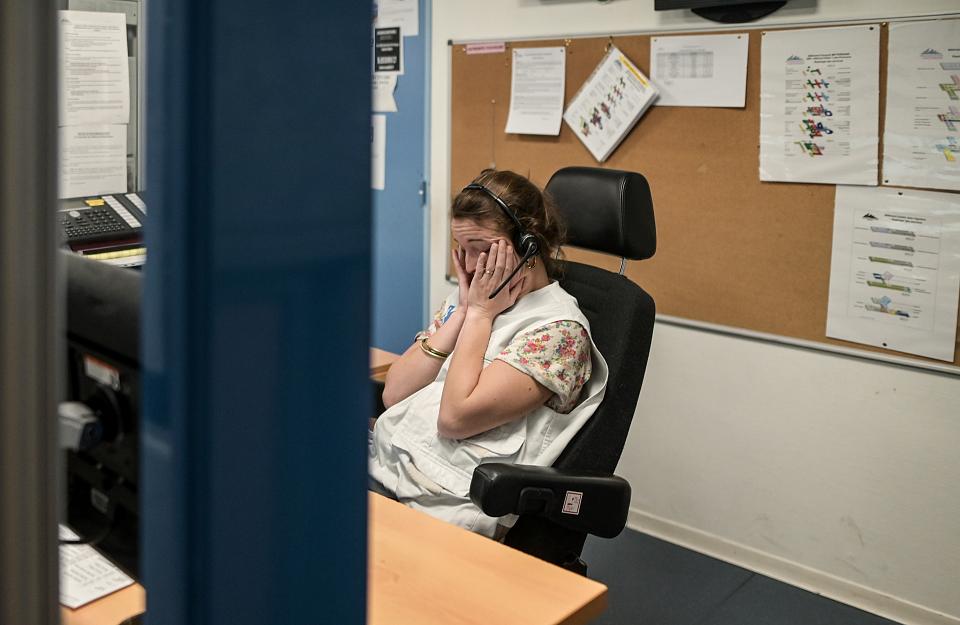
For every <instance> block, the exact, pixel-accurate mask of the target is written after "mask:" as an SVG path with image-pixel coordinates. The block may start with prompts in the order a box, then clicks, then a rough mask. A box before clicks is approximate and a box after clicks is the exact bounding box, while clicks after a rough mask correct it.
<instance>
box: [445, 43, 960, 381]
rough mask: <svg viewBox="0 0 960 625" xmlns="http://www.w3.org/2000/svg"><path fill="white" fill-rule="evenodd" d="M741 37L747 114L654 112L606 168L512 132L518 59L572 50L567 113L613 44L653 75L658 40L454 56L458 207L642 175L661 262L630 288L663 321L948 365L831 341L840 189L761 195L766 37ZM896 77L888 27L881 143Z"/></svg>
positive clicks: (787, 189)
mask: <svg viewBox="0 0 960 625" xmlns="http://www.w3.org/2000/svg"><path fill="white" fill-rule="evenodd" d="M768 30H769V29H768ZM737 32H743V33H745V35H744V36H747V37H749V54H748V68H747V92H746V106H745V108H742V109H723V108H693V107H657V106H653V107H652V108H651V109H650V110H649V111H647V113H646V114H645V115H644V116H643V117H642V118H641V119H640V121H639V122H638V123H637V125H636V126H635V127H634V129H633V130H632V131H631V132H630V134H628V135H627V137H626V138H625V139H624V141H623V143H622V144H621V145H620V146H619V147H618V148H617V149H616V150H615V151H614V152H613V154H612V155H611V156H610V158H609V159H607V161H606V162H604V163H603V164H602V165H598V164H597V162H596V161H595V160H594V159H593V157H592V156H591V155H590V153H589V152H588V151H587V149H586V148H585V147H584V146H583V144H581V142H580V141H579V140H578V139H577V138H576V136H574V134H573V132H572V131H571V130H570V128H569V127H567V125H566V124H565V123H564V124H561V130H560V135H559V136H556V137H552V136H547V137H544V136H533V135H516V134H506V133H505V132H504V128H505V127H506V121H507V113H508V111H509V104H510V77H511V67H510V64H511V56H512V54H511V49H512V48H521V47H542V46H565V47H566V52H567V57H566V94H565V101H566V102H569V101H570V100H571V99H572V98H573V96H574V94H575V93H576V91H577V89H578V88H579V87H580V85H582V84H583V82H584V81H585V80H586V79H587V77H588V76H589V75H590V72H591V71H593V69H594V67H595V66H596V65H597V64H598V63H599V62H600V60H601V59H602V57H603V55H604V53H605V51H606V49H607V46H608V45H609V44H611V43H612V44H614V45H616V46H617V47H618V48H619V49H620V50H621V51H622V52H623V53H624V54H626V56H627V57H628V58H630V59H631V60H632V61H633V62H634V64H636V65H637V66H638V67H639V68H640V69H641V70H643V71H644V72H645V73H647V74H648V75H649V73H650V72H649V69H650V39H651V37H656V36H657V35H634V36H617V37H593V38H577V39H552V40H537V41H518V42H512V43H507V45H506V50H505V51H504V52H499V53H488V54H467V53H466V47H465V45H463V44H451V46H450V54H451V73H452V75H451V100H450V102H451V129H450V141H451V146H450V156H451V162H450V189H451V190H452V193H454V194H455V193H456V192H457V191H459V189H461V188H462V187H463V186H464V185H466V184H467V183H469V182H470V181H471V180H472V179H473V178H474V177H475V176H476V175H477V174H478V173H479V172H480V171H481V170H482V169H484V168H487V167H495V168H497V169H511V170H514V171H516V172H518V173H521V174H524V175H526V176H528V177H529V178H530V179H531V180H533V181H534V182H535V183H537V184H538V185H540V186H541V187H542V186H544V185H546V183H547V181H548V180H549V179H550V176H551V175H552V174H553V173H554V172H555V171H557V170H558V169H560V168H562V167H567V166H570V165H583V166H593V167H608V168H611V169H624V170H630V171H636V172H640V173H642V174H643V175H644V176H646V178H647V180H648V181H649V182H650V188H651V191H652V193H653V201H654V211H655V214H656V220H657V236H658V246H657V248H658V249H657V253H656V256H654V258H652V259H650V260H647V261H641V262H630V263H628V265H627V267H628V269H627V276H628V277H629V278H630V279H632V280H633V281H635V282H637V283H638V284H640V285H642V286H643V288H644V289H646V290H647V291H648V292H650V294H651V295H653V297H654V299H655V300H656V302H657V312H658V313H660V314H664V315H669V316H672V317H679V318H682V319H687V320H691V321H694V322H703V323H708V324H716V325H720V326H726V327H729V328H733V329H739V330H746V331H750V332H759V333H765V334H773V335H777V336H782V337H787V338H789V339H798V340H801V341H810V342H814V343H818V344H822V345H823V346H824V347H826V348H830V347H831V346H835V347H840V348H853V349H856V350H859V351H862V352H866V353H868V354H869V353H871V352H872V353H876V354H888V355H890V356H899V357H905V358H908V359H910V360H911V361H916V362H917V363H918V364H921V365H922V364H930V365H932V364H934V363H936V364H937V365H945V364H947V363H943V362H942V361H936V360H931V359H926V358H923V357H919V356H912V355H909V354H902V353H899V352H892V351H888V350H884V349H881V348H874V347H870V346H867V345H861V344H858V343H851V342H847V341H840V340H835V339H831V338H827V336H826V321H827V298H828V291H829V283H830V255H831V249H832V236H833V207H834V194H835V190H836V187H835V186H834V185H830V184H802V183H779V182H760V179H759V173H758V172H759V158H760V150H759V140H760V44H761V38H762V36H763V32H764V31H763V30H760V29H744V30H743V31H737ZM673 34H681V33H671V35H673ZM683 34H696V33H683ZM886 65H887V28H886V25H883V26H881V33H880V120H879V121H880V128H879V130H880V137H881V138H882V137H883V121H884V115H885V108H884V107H885V102H884V95H885V93H886ZM881 162H882V142H881ZM564 252H565V253H566V255H567V258H569V259H571V260H576V261H580V262H587V263H590V264H594V265H598V266H601V267H604V268H606V269H610V270H612V271H617V270H618V269H619V264H620V260H619V258H611V257H606V256H603V255H600V254H595V253H592V252H587V251H584V250H577V249H573V248H567V249H565V250H564ZM448 273H452V270H451V271H448ZM958 336H960V333H958ZM958 354H960V350H958V351H957V352H955V356H954V362H953V365H954V366H960V355H958Z"/></svg>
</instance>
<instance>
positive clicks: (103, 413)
mask: <svg viewBox="0 0 960 625" xmlns="http://www.w3.org/2000/svg"><path fill="white" fill-rule="evenodd" d="M63 256H64V264H65V265H66V277H67V279H66V287H67V298H66V301H67V328H66V330H67V332H66V347H67V354H66V362H65V364H66V384H65V387H66V388H65V391H66V397H65V401H66V402H74V403H69V404H68V403H61V404H60V421H61V429H62V427H63V424H64V423H65V421H66V422H69V421H70V420H71V419H72V420H74V421H73V422H74V423H76V422H78V421H79V422H80V423H83V424H84V425H85V426H87V427H84V428H82V429H83V435H82V436H77V437H73V440H72V441H71V442H72V444H71V445H69V446H70V447H73V449H67V450H66V452H65V453H66V462H65V466H66V481H67V489H66V492H67V506H66V513H67V523H68V524H69V525H70V526H71V527H73V528H74V530H75V531H76V532H77V533H78V534H79V535H80V536H81V538H83V539H86V540H91V541H94V542H95V543H96V546H97V547H98V548H99V549H100V550H101V551H103V552H104V553H105V554H106V555H107V556H108V557H110V558H111V559H113V560H114V561H115V562H116V563H117V564H119V565H120V566H121V567H122V568H124V569H126V570H127V572H129V573H130V574H132V575H133V576H134V577H137V576H138V575H139V549H138V540H137V536H138V531H139V505H138V485H139V481H140V480H139V429H140V428H139V425H140V424H139V417H140V403H141V402H140V400H141V395H140V390H141V382H140V294H141V276H140V273H139V272H138V271H134V270H131V269H124V268H120V267H115V266H111V265H108V264H106V263H103V262H99V261H95V260H89V259H85V258H82V257H80V256H78V255H75V254H72V253H69V252H63ZM78 431H79V430H78ZM68 432H69V430H68ZM68 438H69V437H68ZM61 439H63V436H61ZM62 444H63V443H62Z"/></svg>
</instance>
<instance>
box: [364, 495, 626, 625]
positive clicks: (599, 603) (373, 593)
mask: <svg viewBox="0 0 960 625" xmlns="http://www.w3.org/2000/svg"><path fill="white" fill-rule="evenodd" d="M369 530H370V539H369V546H370V554H369V565H368V578H367V579H368V588H367V610H368V612H367V623H368V625H449V624H450V623H457V624H458V625H473V624H477V625H481V624H482V625H492V624H496V625H560V624H563V625H581V624H583V623H588V622H589V621H591V620H593V619H594V618H596V617H597V616H599V615H600V613H602V612H603V610H604V609H605V608H606V606H607V587H606V586H604V585H603V584H600V583H598V582H595V581H593V580H590V579H587V578H585V577H581V576H579V575H576V574H574V573H571V572H569V571H566V570H564V569H561V568H560V567H557V566H553V565H552V564H547V563H546V562H543V561H542V560H538V559H536V558H534V557H532V556H528V555H527V554H525V553H521V552H519V551H516V550H515V549H511V548H510V547H505V546H503V545H501V544H499V543H496V542H494V541H492V540H490V539H489V538H485V537H483V536H479V535H477V534H473V533H471V532H468V531H467V530H464V529H462V528H459V527H455V526H453V525H450V524H448V523H444V522H443V521H439V520H437V519H434V518H433V517H430V516H427V515H426V514H423V513H421V512H417V511H415V510H411V509H410V508H407V507H406V506H404V505H402V504H399V503H397V502H395V501H391V500H390V499H386V498H385V497H381V496H380V495H377V494H375V493H370V526H369Z"/></svg>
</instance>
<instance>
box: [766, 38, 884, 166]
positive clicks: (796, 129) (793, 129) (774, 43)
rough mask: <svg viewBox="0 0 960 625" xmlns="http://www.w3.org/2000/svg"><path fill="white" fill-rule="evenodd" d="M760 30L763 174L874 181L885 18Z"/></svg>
mask: <svg viewBox="0 0 960 625" xmlns="http://www.w3.org/2000/svg"><path fill="white" fill-rule="evenodd" d="M762 38H763V39H762V44H761V49H762V53H761V59H760V179H761V180H773V181H783V182H820V183H836V184H863V185H876V184H877V161H878V159H877V145H878V138H877V134H878V131H877V124H878V119H877V118H878V116H879V94H878V90H879V84H880V83H879V80H880V78H879V73H878V71H879V58H880V26H879V25H877V24H867V25H863V26H847V27H842V28H810V29H805V30H786V31H771V32H766V33H763V34H762Z"/></svg>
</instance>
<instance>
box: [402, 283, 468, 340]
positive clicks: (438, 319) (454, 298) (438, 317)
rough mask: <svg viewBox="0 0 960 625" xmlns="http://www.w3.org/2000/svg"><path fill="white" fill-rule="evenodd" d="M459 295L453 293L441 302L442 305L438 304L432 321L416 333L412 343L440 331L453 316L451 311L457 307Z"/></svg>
mask: <svg viewBox="0 0 960 625" xmlns="http://www.w3.org/2000/svg"><path fill="white" fill-rule="evenodd" d="M459 299H460V298H459V295H458V294H457V293H454V294H453V295H450V296H449V297H447V299H445V300H443V303H442V304H440V308H438V309H437V312H436V313H434V315H433V319H431V320H430V323H429V324H428V325H427V327H426V328H424V329H423V330H421V331H419V332H417V335H416V336H415V337H413V340H414V342H416V341H419V340H420V339H422V338H423V337H425V336H426V337H429V336H433V333H434V332H436V331H437V330H439V329H440V326H442V325H443V323H444V322H445V321H446V320H447V319H448V318H449V317H450V315H451V314H453V311H454V310H455V309H456V307H457V303H458V300H459Z"/></svg>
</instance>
